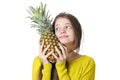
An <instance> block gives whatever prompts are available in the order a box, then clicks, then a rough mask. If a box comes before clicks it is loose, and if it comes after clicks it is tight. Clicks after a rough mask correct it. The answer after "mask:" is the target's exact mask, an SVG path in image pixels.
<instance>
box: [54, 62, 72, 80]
mask: <svg viewBox="0 0 120 80" xmlns="http://www.w3.org/2000/svg"><path fill="white" fill-rule="evenodd" d="M56 69H57V73H58V77H59V80H70V77H69V75H68V72H67V68H66V62H62V63H56Z"/></svg>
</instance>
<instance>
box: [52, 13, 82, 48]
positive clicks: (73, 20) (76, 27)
mask: <svg viewBox="0 0 120 80" xmlns="http://www.w3.org/2000/svg"><path fill="white" fill-rule="evenodd" d="M61 17H62V18H66V19H68V20H69V21H70V22H71V25H72V26H73V30H74V33H75V48H74V50H75V49H79V47H80V42H81V38H82V28H81V24H80V23H79V21H78V19H77V18H76V17H75V16H73V15H72V14H69V13H65V12H63V13H60V14H58V15H57V16H56V17H55V19H54V21H53V25H52V27H53V32H54V33H55V28H54V27H55V23H56V20H57V19H58V18H61Z"/></svg>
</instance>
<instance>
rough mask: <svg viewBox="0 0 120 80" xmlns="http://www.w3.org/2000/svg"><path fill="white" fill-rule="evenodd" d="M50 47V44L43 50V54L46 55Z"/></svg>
mask: <svg viewBox="0 0 120 80" xmlns="http://www.w3.org/2000/svg"><path fill="white" fill-rule="evenodd" d="M49 47H50V45H48V46H47V47H46V48H45V49H44V50H43V52H42V54H44V55H45V53H46V52H47V50H48V48H49Z"/></svg>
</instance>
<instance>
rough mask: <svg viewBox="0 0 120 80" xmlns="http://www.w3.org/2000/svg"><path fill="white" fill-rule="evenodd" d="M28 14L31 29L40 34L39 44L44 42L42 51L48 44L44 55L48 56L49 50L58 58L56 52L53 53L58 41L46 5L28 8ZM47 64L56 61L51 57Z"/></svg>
mask: <svg viewBox="0 0 120 80" xmlns="http://www.w3.org/2000/svg"><path fill="white" fill-rule="evenodd" d="M27 11H28V13H29V14H30V15H31V16H29V18H30V19H31V22H32V24H31V27H33V28H36V30H37V32H38V33H39V34H40V43H41V42H42V41H43V40H44V46H43V49H44V48H46V47H47V45H49V44H50V47H49V49H48V50H47V52H46V54H48V53H49V52H50V51H51V50H53V51H54V53H55V55H56V56H58V54H57V52H56V51H55V46H57V47H59V46H58V45H57V42H59V41H58V39H57V37H56V36H55V34H54V33H53V31H52V24H51V22H52V19H50V15H49V14H48V12H46V4H45V5H43V3H42V2H41V4H40V5H39V7H36V8H34V7H32V6H30V7H29V10H27ZM48 60H49V62H51V63H55V62H56V60H55V58H54V57H53V55H50V56H49V57H48Z"/></svg>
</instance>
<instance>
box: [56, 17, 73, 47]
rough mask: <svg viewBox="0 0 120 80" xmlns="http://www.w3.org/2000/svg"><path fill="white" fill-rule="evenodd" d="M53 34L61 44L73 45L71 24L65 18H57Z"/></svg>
mask: <svg viewBox="0 0 120 80" xmlns="http://www.w3.org/2000/svg"><path fill="white" fill-rule="evenodd" d="M55 34H56V36H57V37H58V39H59V40H60V42H61V43H62V44H65V45H69V46H70V45H73V44H74V40H75V34H74V30H73V26H72V25H71V22H70V21H69V20H68V19H66V18H61V17H60V18H58V19H57V20H56V22H55Z"/></svg>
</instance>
